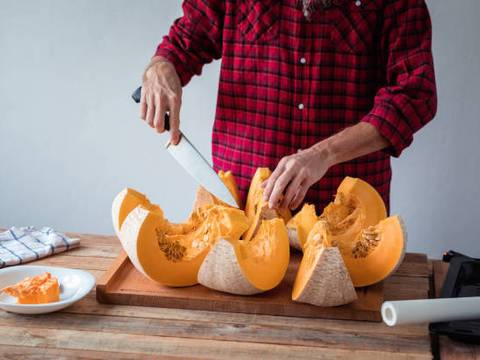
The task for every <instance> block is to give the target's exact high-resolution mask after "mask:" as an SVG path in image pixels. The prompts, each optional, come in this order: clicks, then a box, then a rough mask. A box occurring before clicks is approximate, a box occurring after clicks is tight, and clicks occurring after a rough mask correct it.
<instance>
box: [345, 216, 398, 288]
mask: <svg viewBox="0 0 480 360" xmlns="http://www.w3.org/2000/svg"><path fill="white" fill-rule="evenodd" d="M406 246H407V231H406V229H405V225H404V222H403V220H402V218H401V217H400V216H398V215H395V216H391V217H388V218H386V219H384V220H382V221H380V222H379V223H378V224H377V225H375V226H369V227H368V228H366V229H364V230H363V231H362V233H361V234H359V235H358V236H357V238H356V239H355V241H354V242H351V243H343V244H342V245H341V246H339V248H340V251H341V253H342V256H343V260H344V261H345V265H346V266H347V268H348V270H349V273H350V276H351V278H352V281H353V284H354V285H355V286H356V287H360V286H367V285H372V284H375V283H377V282H379V281H382V280H383V279H385V278H387V277H388V276H389V275H390V274H392V273H394V272H395V271H396V270H397V268H398V266H400V264H401V263H402V261H403V258H404V255H405V249H406Z"/></svg>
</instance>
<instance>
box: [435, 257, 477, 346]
mask: <svg viewBox="0 0 480 360" xmlns="http://www.w3.org/2000/svg"><path fill="white" fill-rule="evenodd" d="M443 261H445V262H449V263H450V265H449V267H448V272H447V276H446V277H445V281H444V283H443V287H442V291H441V293H440V297H441V298H454V297H470V296H480V259H475V258H472V257H469V256H466V255H463V254H460V253H458V252H455V251H452V250H450V251H448V252H446V253H445V254H444V255H443ZM430 332H431V333H432V334H434V335H447V336H448V337H450V338H451V339H453V340H456V341H462V342H467V343H472V344H480V319H476V320H462V321H449V322H440V323H432V324H430Z"/></svg>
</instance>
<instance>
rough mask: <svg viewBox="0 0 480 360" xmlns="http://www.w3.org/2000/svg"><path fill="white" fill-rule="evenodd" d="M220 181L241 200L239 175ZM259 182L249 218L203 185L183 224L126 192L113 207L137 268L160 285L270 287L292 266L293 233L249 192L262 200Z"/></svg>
mask: <svg viewBox="0 0 480 360" xmlns="http://www.w3.org/2000/svg"><path fill="white" fill-rule="evenodd" d="M264 172H265V171H264V170H259V172H258V173H259V174H263V173H264ZM220 177H221V178H222V180H223V181H224V182H225V184H226V186H227V187H228V188H229V190H230V191H231V192H232V195H233V196H234V197H235V199H236V200H237V202H238V203H240V201H239V199H240V197H239V195H238V189H237V185H236V182H235V179H234V178H233V175H232V174H231V173H230V172H226V173H220ZM256 179H257V180H256V181H254V182H252V184H255V186H253V187H251V189H250V191H249V196H250V197H249V198H250V202H249V201H248V200H247V203H248V204H249V206H250V209H252V210H253V212H249V216H247V214H246V212H244V211H243V210H240V209H236V208H232V207H230V206H227V205H226V204H224V203H223V202H221V201H220V200H219V199H217V198H216V197H215V196H213V195H212V194H210V193H209V192H208V191H206V190H205V189H204V188H202V187H200V188H199V189H198V191H197V194H196V197H195V203H194V206H193V210H192V213H191V215H190V217H189V218H188V220H187V221H185V222H184V223H181V224H174V223H171V222H169V221H168V220H167V219H165V217H164V214H163V211H162V209H161V208H160V207H158V206H157V205H154V204H151V203H150V201H149V200H148V199H147V197H146V196H145V195H143V194H141V193H139V192H138V191H135V190H132V189H125V190H123V191H122V192H120V193H119V194H118V195H117V197H116V198H115V200H114V202H113V205H112V217H113V225H114V228H115V232H116V233H117V236H118V237H119V239H120V241H121V243H122V246H123V248H124V249H125V251H126V253H127V254H128V256H129V258H130V260H131V261H132V264H133V265H134V266H135V267H136V268H137V269H138V270H139V271H140V272H142V273H143V274H145V275H146V276H147V277H149V278H150V279H152V280H154V281H156V282H158V283H160V284H163V285H168V286H189V285H194V284H197V283H200V284H203V285H205V286H207V287H209V288H212V289H215V290H220V291H225V292H229V293H234V294H244V295H247V294H253V293H258V292H262V291H266V290H270V289H272V288H273V287H275V286H277V285H278V283H279V282H280V281H281V280H282V279H283V277H284V275H285V272H286V270H287V267H288V261H289V242H288V233H287V230H286V227H285V223H284V221H283V219H282V218H279V217H278V216H277V214H276V212H275V211H273V210H270V209H268V207H266V206H265V204H264V203H262V201H258V199H256V198H254V197H253V196H252V195H250V193H252V194H253V193H258V194H259V196H260V197H261V196H263V192H262V191H258V189H259V187H260V185H261V182H259V180H258V179H260V176H257V178H256ZM254 203H257V204H261V205H260V206H256V205H255V204H254ZM265 212H268V213H269V214H270V215H269V216H266V215H264V213H265ZM247 230H248V231H247ZM242 234H246V235H248V238H246V237H245V236H244V237H243V238H241V236H242Z"/></svg>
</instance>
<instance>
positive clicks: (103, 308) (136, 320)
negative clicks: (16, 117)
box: [0, 234, 432, 360]
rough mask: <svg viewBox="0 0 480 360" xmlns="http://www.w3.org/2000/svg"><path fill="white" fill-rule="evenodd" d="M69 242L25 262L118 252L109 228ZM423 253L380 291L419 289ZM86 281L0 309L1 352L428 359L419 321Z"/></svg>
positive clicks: (100, 267) (389, 295) (102, 258)
mask: <svg viewBox="0 0 480 360" xmlns="http://www.w3.org/2000/svg"><path fill="white" fill-rule="evenodd" d="M70 235H71V236H77V237H80V238H81V246H80V248H78V249H74V250H71V251H69V252H66V253H63V254H59V255H56V256H53V257H49V258H47V259H44V260H41V261H39V262H34V263H32V264H35V263H44V264H49V265H50V264H52V265H57V266H68V267H72V268H79V269H84V270H88V271H90V272H91V273H92V274H93V275H94V276H95V278H96V279H97V281H98V280H99V279H101V278H102V277H103V276H104V275H105V273H106V271H107V269H108V268H109V267H110V265H111V264H112V262H113V261H115V258H116V257H117V256H118V255H119V253H120V245H119V242H118V240H117V239H116V238H115V237H112V236H98V235H82V234H70ZM425 262H426V257H425V256H424V255H420V254H408V255H407V261H406V264H404V265H402V266H401V267H400V269H399V270H398V272H397V273H396V274H395V275H394V276H391V277H390V278H388V279H387V280H386V281H385V284H384V297H385V299H409V298H425V297H428V291H429V275H430V272H431V269H430V268H429V267H428V265H425ZM95 297H96V292H95V290H93V291H92V292H91V293H90V294H89V295H88V296H87V297H86V298H84V299H82V300H81V301H79V302H77V303H76V304H74V305H73V306H71V307H69V308H67V309H65V310H63V311H61V312H58V313H53V314H49V315H40V316H22V315H15V314H10V313H6V312H1V313H0V358H1V359H70V358H80V359H159V358H162V359H164V358H166V359H226V358H228V359H252V358H257V359H288V360H292V359H331V358H340V359H343V358H355V359H431V357H432V354H431V347H430V337H429V334H428V328H427V326H426V325H413V326H411V325H409V326H399V327H395V328H390V327H387V326H386V325H384V324H383V323H375V322H366V321H365V322H364V321H349V320H327V319H313V318H301V317H286V316H271V315H259V314H242V313H228V312H217V311H201V310H182V309H174V308H161V307H143V306H129V305H108V304H100V303H98V302H97V301H96V299H95Z"/></svg>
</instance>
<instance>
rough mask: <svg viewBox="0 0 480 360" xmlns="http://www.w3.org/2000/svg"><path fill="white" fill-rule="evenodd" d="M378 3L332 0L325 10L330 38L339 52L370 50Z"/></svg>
mask: <svg viewBox="0 0 480 360" xmlns="http://www.w3.org/2000/svg"><path fill="white" fill-rule="evenodd" d="M379 11H380V5H379V4H378V3H377V1H376V0H334V1H333V6H332V7H331V8H330V9H329V10H328V11H327V13H328V15H327V16H328V19H329V23H330V27H331V33H330V34H331V39H332V41H333V42H334V46H335V48H336V49H337V50H338V51H339V52H344V53H353V54H365V53H369V52H371V50H372V48H373V46H374V41H375V32H376V29H377V22H378V18H379Z"/></svg>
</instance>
